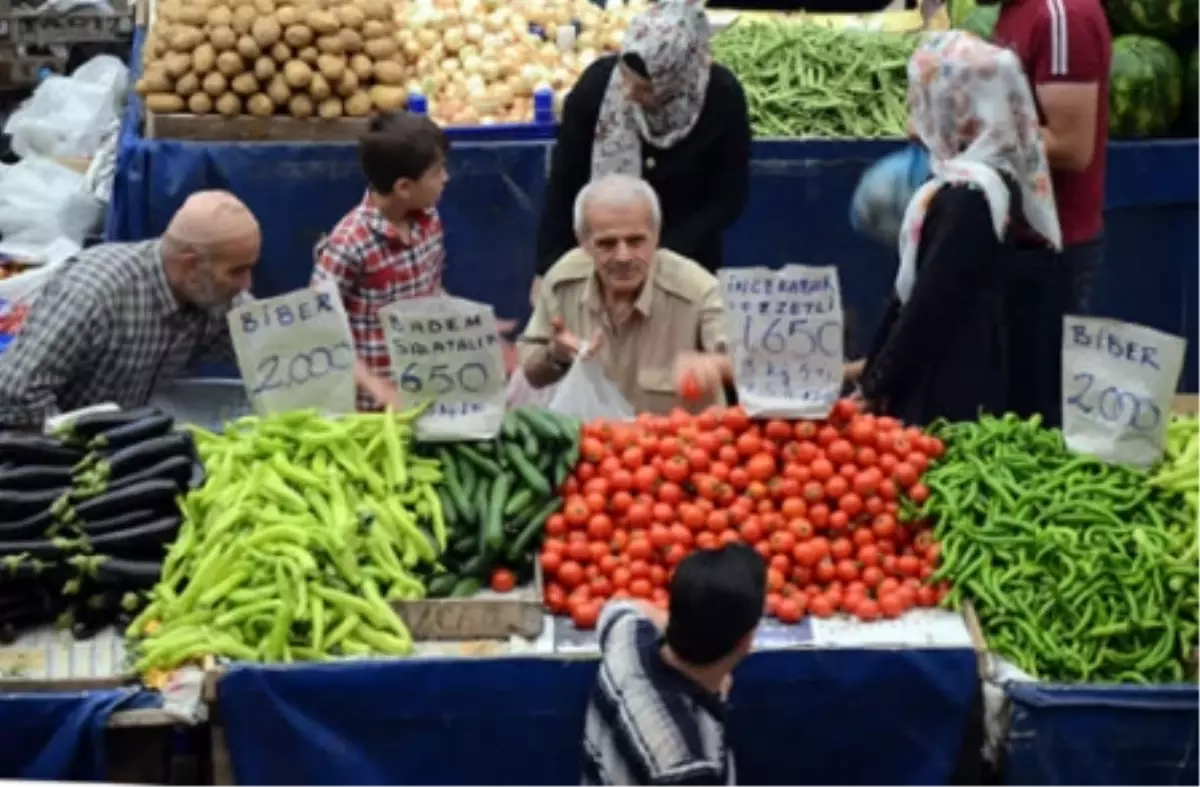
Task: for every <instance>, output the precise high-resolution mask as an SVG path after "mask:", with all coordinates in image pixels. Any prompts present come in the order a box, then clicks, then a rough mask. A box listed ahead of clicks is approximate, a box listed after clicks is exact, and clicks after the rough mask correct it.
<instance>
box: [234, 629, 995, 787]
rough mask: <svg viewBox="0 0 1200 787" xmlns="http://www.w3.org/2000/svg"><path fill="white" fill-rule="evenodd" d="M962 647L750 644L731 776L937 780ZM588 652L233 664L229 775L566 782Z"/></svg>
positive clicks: (957, 741) (575, 775)
mask: <svg viewBox="0 0 1200 787" xmlns="http://www.w3.org/2000/svg"><path fill="white" fill-rule="evenodd" d="M976 670H977V667H976V661H975V655H974V654H973V653H972V652H971V651H970V650H965V649H963V650H919V651H888V650H836V651H787V652H774V653H757V654H754V655H753V656H751V657H750V659H748V660H747V662H746V663H745V664H744V665H743V666H742V667H740V668H739V669H738V672H737V674H736V675H735V678H734V687H733V694H732V698H731V709H730V720H729V730H730V735H731V742H732V746H733V750H734V753H735V756H736V757H737V768H738V781H739V783H742V784H946V783H948V782H949V780H950V776H951V773H952V772H953V769H954V766H955V762H956V758H957V756H958V753H959V748H960V745H961V743H962V737H963V731H964V728H965V727H966V723H967V716H968V712H969V710H970V705H971V698H972V696H973V694H974V692H975V686H976V682H977V672H976ZM595 671H596V662H595V661H592V660H563V659H552V658H506V659H470V660H428V661H426V660H408V661H388V662H358V663H346V664H323V665H313V666H294V667H283V668H265V667H250V666H247V667H238V668H235V669H232V670H231V671H229V672H228V673H227V674H225V675H224V676H223V677H222V679H221V682H220V684H219V686H218V692H217V695H218V702H219V704H220V713H221V716H222V718H223V719H224V723H225V725H226V727H225V729H226V736H227V742H228V745H229V750H230V756H231V758H232V760H233V768H234V774H235V776H236V779H237V782H238V783H239V784H577V783H578V779H579V776H580V773H581V770H580V751H581V749H580V746H581V742H582V730H583V714H584V710H585V708H586V704H587V696H588V692H589V690H590V688H591V685H592V681H593V680H594V676H595Z"/></svg>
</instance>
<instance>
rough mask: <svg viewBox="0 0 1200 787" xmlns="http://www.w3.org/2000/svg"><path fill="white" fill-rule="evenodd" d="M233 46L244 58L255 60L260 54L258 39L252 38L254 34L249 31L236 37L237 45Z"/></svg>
mask: <svg viewBox="0 0 1200 787" xmlns="http://www.w3.org/2000/svg"><path fill="white" fill-rule="evenodd" d="M234 48H235V49H236V50H237V53H238V54H239V55H241V56H242V57H244V58H245V59H246V60H256V59H257V58H258V56H259V55H261V54H262V49H261V48H260V47H259V45H258V41H256V40H254V36H252V35H250V34H249V33H247V34H246V35H244V36H241V37H240V38H238V40H237V46H236V47H234Z"/></svg>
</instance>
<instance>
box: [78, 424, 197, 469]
mask: <svg viewBox="0 0 1200 787" xmlns="http://www.w3.org/2000/svg"><path fill="white" fill-rule="evenodd" d="M193 446H194V443H193V441H192V436H191V434H189V433H188V432H172V433H171V434H168V435H163V436H162V437H152V438H150V439H149V440H144V441H142V442H140V443H135V444H133V445H131V446H128V447H126V448H122V449H121V450H119V451H115V452H113V453H111V454H109V455H108V456H107V457H106V458H105V459H102V460H101V461H100V465H99V466H100V467H101V468H102V469H104V470H106V471H107V477H108V478H119V477H120V476H123V475H129V474H131V473H136V472H138V471H139V470H145V469H146V468H148V467H153V466H154V465H156V464H158V463H159V462H161V461H162V460H164V459H168V458H170V457H172V456H191V455H192V451H193Z"/></svg>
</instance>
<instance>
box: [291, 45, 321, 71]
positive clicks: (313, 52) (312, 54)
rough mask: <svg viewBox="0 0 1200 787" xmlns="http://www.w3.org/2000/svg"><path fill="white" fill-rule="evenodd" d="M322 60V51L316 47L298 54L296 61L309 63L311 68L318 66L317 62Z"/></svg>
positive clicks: (309, 47) (305, 48)
mask: <svg viewBox="0 0 1200 787" xmlns="http://www.w3.org/2000/svg"><path fill="white" fill-rule="evenodd" d="M320 58H321V50H319V49H317V48H316V47H315V46H306V47H304V48H303V49H301V50H300V51H299V52H297V53H296V59H297V60H300V61H303V62H305V63H308V64H309V65H310V66H316V65H317V61H318V60H319V59H320Z"/></svg>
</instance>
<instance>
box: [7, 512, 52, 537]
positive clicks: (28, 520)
mask: <svg viewBox="0 0 1200 787" xmlns="http://www.w3.org/2000/svg"><path fill="white" fill-rule="evenodd" d="M57 522H58V520H56V519H55V518H54V512H53V511H52V510H51V509H50V508H43V509H41V510H40V511H35V512H34V513H32V514H30V515H29V516H27V517H25V518H24V519H17V520H12V521H5V522H0V541H5V540H8V539H14V538H41V537H42V536H44V535H46V534H47V533H48V532H49V531H50V530H51V529H52V528H53V527H54V526H55V525H56V524H57Z"/></svg>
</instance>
